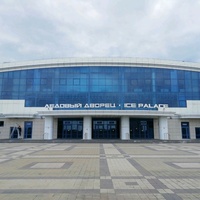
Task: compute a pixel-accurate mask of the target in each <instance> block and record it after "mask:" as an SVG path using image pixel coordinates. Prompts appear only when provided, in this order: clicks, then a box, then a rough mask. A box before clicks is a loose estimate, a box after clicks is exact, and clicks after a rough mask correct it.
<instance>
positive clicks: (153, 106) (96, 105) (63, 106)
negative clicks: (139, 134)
mask: <svg viewBox="0 0 200 200" xmlns="http://www.w3.org/2000/svg"><path fill="white" fill-rule="evenodd" d="M120 107H121V105H120V104H118V105H117V104H115V103H86V104H82V103H76V104H46V105H45V108H51V109H77V108H86V109H87V108H90V109H98V108H120ZM167 107H168V104H148V103H138V104H137V103H124V104H123V108H125V109H145V108H146V109H158V108H167Z"/></svg>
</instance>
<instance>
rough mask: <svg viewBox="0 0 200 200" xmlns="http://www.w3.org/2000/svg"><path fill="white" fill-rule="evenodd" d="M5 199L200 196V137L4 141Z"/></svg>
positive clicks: (0, 173) (1, 191)
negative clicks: (191, 139) (178, 139)
mask: <svg viewBox="0 0 200 200" xmlns="http://www.w3.org/2000/svg"><path fill="white" fill-rule="evenodd" d="M0 199H1V200H17V199H20V200H40V199H42V200H43V199H44V200H66V199H69V200H73V199H74V200H81V199H92V200H93V199H94V200H95V199H103V200H107V199H113V200H114V199H119V200H123V199H136V200H137V199H138V200H139V199H151V200H153V199H162V200H164V199H168V200H179V199H184V200H189V199H192V200H199V199H200V143H190V144H189V143H140V144H139V143H0Z"/></svg>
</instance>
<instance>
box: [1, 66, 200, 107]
mask: <svg viewBox="0 0 200 200" xmlns="http://www.w3.org/2000/svg"><path fill="white" fill-rule="evenodd" d="M199 85H200V73H199V72H192V71H186V70H185V71H184V70H175V69H161V68H147V67H96V66H95V67H62V68H61V67H60V68H59V67H57V68H56V67H55V68H44V69H29V70H21V71H20V70H19V71H10V72H2V73H0V99H13V100H17V99H21V100H25V106H26V107H44V106H45V105H46V104H78V103H80V104H83V105H85V104H93V103H102V104H103V103H104V104H106V103H107V104H110V105H109V106H108V107H107V106H105V107H104V108H103V109H127V108H124V103H136V104H138V103H147V104H152V105H154V104H168V105H169V107H185V106H186V100H200V89H199V88H200V87H199ZM114 104H115V106H114ZM77 109H88V108H86V107H79V108H77ZM89 109H90V108H89Z"/></svg>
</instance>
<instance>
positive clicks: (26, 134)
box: [24, 121, 33, 139]
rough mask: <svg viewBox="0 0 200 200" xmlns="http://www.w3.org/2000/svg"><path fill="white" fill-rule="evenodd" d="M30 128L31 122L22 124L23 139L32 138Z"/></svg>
mask: <svg viewBox="0 0 200 200" xmlns="http://www.w3.org/2000/svg"><path fill="white" fill-rule="evenodd" d="M32 126H33V122H31V121H27V122H24V139H28V138H32Z"/></svg>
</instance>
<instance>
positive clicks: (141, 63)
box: [0, 57, 200, 72]
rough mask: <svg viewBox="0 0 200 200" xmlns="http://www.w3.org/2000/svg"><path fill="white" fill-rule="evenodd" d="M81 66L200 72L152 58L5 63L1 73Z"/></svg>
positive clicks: (189, 65) (198, 68) (197, 68)
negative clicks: (151, 68) (152, 68)
mask: <svg viewBox="0 0 200 200" xmlns="http://www.w3.org/2000/svg"><path fill="white" fill-rule="evenodd" d="M81 66H102V67H106V66H119V67H122V66H129V67H136V66H137V67H155V68H165V69H167V68H170V69H179V70H189V71H200V63H192V62H184V61H171V60H159V59H150V58H120V57H119V58H117V57H109V58H92V57H91V58H89V57H86V58H62V59H48V60H34V61H23V62H4V63H2V64H0V72H5V71H15V70H24V69H38V68H51V67H81Z"/></svg>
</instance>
